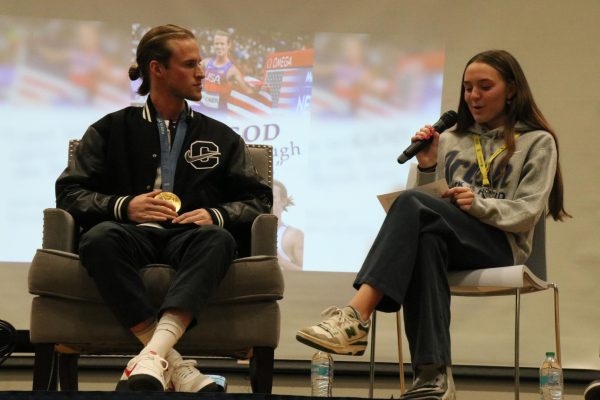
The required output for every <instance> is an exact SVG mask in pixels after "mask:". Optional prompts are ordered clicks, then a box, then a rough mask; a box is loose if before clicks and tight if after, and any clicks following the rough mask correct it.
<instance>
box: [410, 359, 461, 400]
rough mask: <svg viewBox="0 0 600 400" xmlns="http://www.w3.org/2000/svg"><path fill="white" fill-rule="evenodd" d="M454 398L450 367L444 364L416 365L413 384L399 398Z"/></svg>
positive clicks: (423, 399) (433, 399)
mask: <svg viewBox="0 0 600 400" xmlns="http://www.w3.org/2000/svg"><path fill="white" fill-rule="evenodd" d="M417 399H418V400H456V389H455V388H454V379H452V368H450V367H449V366H445V365H431V364H429V365H421V366H417V370H416V371H415V379H414V381H413V386H412V388H410V389H409V390H408V391H407V392H406V393H404V394H403V395H402V396H400V400H417Z"/></svg>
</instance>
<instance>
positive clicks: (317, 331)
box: [296, 306, 371, 356]
mask: <svg viewBox="0 0 600 400" xmlns="http://www.w3.org/2000/svg"><path fill="white" fill-rule="evenodd" d="M321 316H323V317H329V318H327V319H326V320H324V321H322V322H320V323H318V324H317V325H314V326H309V327H308V328H304V329H300V330H299V331H298V332H296V340H298V341H299V342H302V343H304V344H306V345H308V346H310V347H314V348H315V349H318V350H323V351H326V352H328V353H334V354H344V355H352V356H361V355H363V354H364V352H365V349H366V348H367V343H368V339H367V337H368V335H369V327H370V326H371V323H370V321H361V319H360V314H359V313H358V312H357V311H356V310H355V309H354V308H353V307H351V306H346V307H344V308H342V309H340V308H337V307H329V308H327V309H326V310H325V311H323V312H322V313H321Z"/></svg>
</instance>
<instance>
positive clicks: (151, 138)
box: [56, 98, 273, 230]
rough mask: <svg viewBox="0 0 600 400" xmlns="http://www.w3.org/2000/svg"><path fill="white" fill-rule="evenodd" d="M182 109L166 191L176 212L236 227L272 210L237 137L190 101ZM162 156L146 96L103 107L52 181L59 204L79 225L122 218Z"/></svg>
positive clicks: (149, 183)
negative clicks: (180, 136) (203, 214)
mask: <svg viewBox="0 0 600 400" xmlns="http://www.w3.org/2000/svg"><path fill="white" fill-rule="evenodd" d="M186 115H187V116H186V123H187V130H186V132H185V139H184V142H183V147H182V149H181V152H180V154H179V155H178V158H177V165H176V169H175V176H174V183H173V190H172V191H173V192H174V193H175V194H177V195H178V196H179V198H180V199H181V209H180V210H179V214H183V213H185V212H187V211H191V210H195V209H199V208H204V209H206V210H207V211H208V212H209V213H210V214H211V217H212V219H213V221H214V223H215V224H216V225H219V226H221V227H224V228H227V229H232V228H233V230H235V228H236V226H238V225H240V224H249V223H251V222H252V221H253V220H254V218H255V217H256V216H257V215H258V214H260V213H268V212H270V210H271V206H272V201H273V195H272V191H271V188H270V187H269V186H268V185H267V183H266V182H264V181H263V180H262V179H261V178H260V177H259V176H258V175H257V173H256V170H255V168H254V165H253V163H252V160H251V158H250V155H249V153H248V150H247V148H246V145H245V143H244V141H243V139H242V138H241V137H240V136H239V135H238V134H237V133H235V132H234V131H233V130H232V129H230V128H229V127H227V126H226V125H225V124H223V123H221V122H219V121H216V120H214V119H212V118H209V117H207V116H205V115H203V114H200V113H197V112H195V111H193V110H192V109H191V108H188V109H187V114H186ZM160 158H161V147H160V138H159V129H158V125H157V119H156V111H155V109H154V107H153V105H152V103H151V101H150V100H149V98H148V101H147V103H146V104H145V105H144V106H143V107H135V106H131V107H127V108H124V109H122V110H119V111H116V112H114V113H111V114H108V115H106V116H105V117H103V118H102V119H100V120H99V121H97V122H95V123H94V124H92V125H91V126H90V127H89V128H88V129H87V131H86V132H85V134H84V136H83V138H82V139H81V142H80V144H79V146H77V149H76V151H75V154H74V155H73V158H72V160H71V162H70V163H69V165H68V166H67V168H66V169H65V170H64V172H63V173H62V174H61V175H60V176H59V178H58V180H57V181H56V204H57V207H59V208H62V209H64V210H66V211H68V212H69V213H70V214H71V215H73V217H74V218H75V220H76V221H77V222H78V223H79V224H80V225H81V226H82V227H83V228H84V229H89V228H90V227H92V226H94V225H95V224H97V223H99V222H102V221H107V220H113V221H122V222H125V223H127V222H129V221H128V219H127V207H128V205H129V202H130V201H131V200H132V199H133V197H134V196H136V195H139V194H142V193H147V192H150V191H152V190H153V188H154V182H155V180H156V175H157V171H158V170H159V168H160ZM163 225H165V226H167V227H168V226H169V225H170V223H166V224H163Z"/></svg>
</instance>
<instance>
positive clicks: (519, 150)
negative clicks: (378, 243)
mask: <svg viewBox="0 0 600 400" xmlns="http://www.w3.org/2000/svg"><path fill="white" fill-rule="evenodd" d="M502 129H503V127H500V128H497V129H493V130H487V129H485V128H483V127H482V126H480V125H478V124H475V125H474V126H472V127H471V128H470V129H469V131H468V132H465V133H457V132H447V133H444V134H443V135H441V136H440V144H439V148H438V160H437V166H436V169H435V172H419V173H418V174H417V184H418V185H421V184H425V183H428V182H432V181H434V180H437V179H445V180H446V181H447V182H448V186H449V187H456V186H467V187H469V188H471V190H472V191H473V192H474V193H475V199H474V201H473V204H472V206H471V208H470V209H469V210H468V211H467V213H469V214H470V215H472V216H473V217H475V218H478V219H479V220H480V221H482V222H484V223H486V224H489V225H492V226H494V227H496V228H499V229H501V230H503V231H504V232H505V233H506V235H507V237H508V241H509V243H510V246H511V249H512V253H513V258H514V261H515V264H521V263H524V262H525V261H526V260H527V258H528V257H529V254H530V253H531V245H532V239H533V231H534V228H535V224H536V223H537V221H538V219H539V218H540V217H541V218H545V213H546V209H547V204H548V197H549V195H550V191H551V190H552V185H553V182H554V174H555V172H556V165H557V159H558V154H557V149H556V142H555V141H554V138H553V137H552V135H550V133H548V132H546V131H541V130H532V129H531V128H529V127H527V126H525V125H524V124H521V123H518V124H517V125H516V126H515V130H516V132H517V133H518V134H519V136H518V137H517V139H516V141H515V144H516V149H515V152H514V154H513V155H512V157H511V158H510V161H509V163H508V166H507V168H506V171H505V173H504V174H503V175H502V174H501V173H500V172H501V171H498V169H497V168H494V167H495V166H497V165H498V164H499V162H500V160H501V159H502V157H503V155H504V153H502V154H500V155H499V156H498V157H497V158H495V159H494V161H493V163H492V165H491V168H490V181H491V185H490V186H491V188H490V190H486V189H485V188H484V185H483V183H482V175H481V172H480V170H479V166H478V163H477V156H476V152H475V145H474V142H473V136H474V135H477V136H479V137H480V140H481V146H482V150H483V155H484V157H485V159H486V160H487V159H488V158H489V157H490V155H491V154H493V153H494V152H495V151H496V149H497V148H499V147H500V146H502V145H503V144H504V139H503V137H502Z"/></svg>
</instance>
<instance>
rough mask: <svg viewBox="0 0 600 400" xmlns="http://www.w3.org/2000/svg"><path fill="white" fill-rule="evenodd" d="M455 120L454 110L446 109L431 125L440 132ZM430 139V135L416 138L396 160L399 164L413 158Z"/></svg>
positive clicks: (454, 122)
mask: <svg viewBox="0 0 600 400" xmlns="http://www.w3.org/2000/svg"><path fill="white" fill-rule="evenodd" d="M456 120H457V114H456V111H454V110H450V111H446V112H445V113H444V114H442V116H441V117H440V119H438V121H437V122H436V123H435V124H433V125H432V126H431V127H432V128H433V129H435V130H436V132H437V133H442V132H444V131H445V130H446V129H448V128H450V127H451V126H452V125H454V124H456ZM432 140H433V138H432V137H431V138H429V139H427V140H417V141H416V142H412V143H411V144H410V146H408V147H407V148H406V150H404V151H403V152H402V154H400V155H399V156H398V162H399V163H400V164H404V163H405V162H407V161H408V160H410V159H411V158H413V157H414V156H415V155H416V154H417V153H418V152H420V151H421V150H423V149H424V148H426V147H427V146H429V144H431V141H432Z"/></svg>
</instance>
